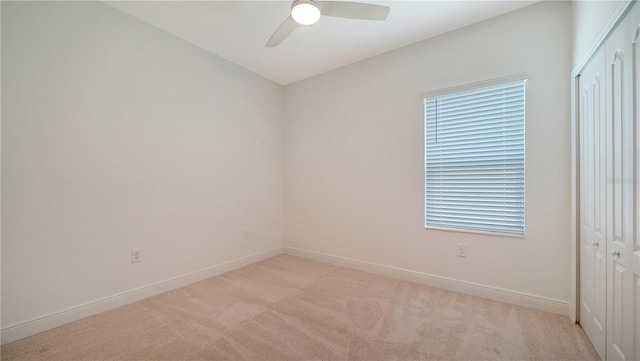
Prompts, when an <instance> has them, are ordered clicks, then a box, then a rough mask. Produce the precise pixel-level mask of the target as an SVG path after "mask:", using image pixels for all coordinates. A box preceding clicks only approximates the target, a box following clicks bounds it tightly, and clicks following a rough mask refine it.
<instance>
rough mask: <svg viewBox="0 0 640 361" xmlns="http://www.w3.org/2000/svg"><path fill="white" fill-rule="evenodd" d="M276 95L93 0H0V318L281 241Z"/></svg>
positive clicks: (15, 321) (68, 303)
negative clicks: (137, 251)
mask: <svg viewBox="0 0 640 361" xmlns="http://www.w3.org/2000/svg"><path fill="white" fill-rule="evenodd" d="M282 97H283V90H282V87H281V86H279V85H276V84H275V83H272V82H270V81H267V80H265V79H263V78H261V77H259V76H257V75H255V74H252V73H250V72H248V71H246V70H244V69H242V68H240V67H238V66H236V65H233V64H231V63H229V62H227V61H225V60H223V59H221V58H219V57H216V56H213V55H212V54H210V53H207V52H205V51H203V50H201V49H198V48H196V47H194V46H192V45H190V44H188V43H186V42H184V41H182V40H178V39H177V38H174V37H172V36H170V35H168V34H167V33H165V32H163V31H161V30H158V29H156V28H154V27H151V26H149V25H146V24H143V23H142V22H140V21H139V20H136V19H134V18H131V17H129V16H128V15H125V14H123V13H120V12H119V11H117V10H115V9H113V8H111V7H109V6H106V5H104V4H102V3H98V2H18V3H14V2H4V1H3V2H2V103H3V104H2V105H3V107H2V210H3V213H2V328H3V329H6V328H8V327H11V326H15V325H20V324H22V323H24V322H25V321H28V320H33V319H36V320H37V319H39V318H41V317H43V316H45V315H50V314H55V313H57V312H60V311H62V310H65V309H68V308H73V307H75V306H78V305H83V304H87V303H90V302H93V301H95V300H97V299H101V298H103V297H107V296H112V295H117V294H119V293H120V292H125V291H128V290H132V289H136V288H139V287H143V286H146V285H150V284H152V283H154V282H158V281H163V280H167V279H170V278H172V277H176V276H179V275H183V274H185V273H189V272H193V271H196V270H200V269H203V268H205V267H209V266H212V265H218V264H220V263H223V262H227V261H229V260H232V259H235V258H238V257H243V256H247V255H249V254H252V253H256V252H261V251H265V250H269V249H273V248H274V247H279V248H280V250H281V246H282V197H283V193H282V181H283V176H282V174H283V169H282V165H283V160H282V149H283V139H282V132H283V125H282V116H283V115H282V101H283V98H282ZM244 230H248V231H249V239H248V240H245V239H243V238H244ZM137 247H139V248H142V250H143V261H142V262H141V263H138V264H131V263H130V250H131V249H132V248H137Z"/></svg>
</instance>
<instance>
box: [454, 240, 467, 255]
mask: <svg viewBox="0 0 640 361" xmlns="http://www.w3.org/2000/svg"><path fill="white" fill-rule="evenodd" d="M456 255H457V256H458V257H466V256H467V245H466V244H463V243H458V244H457V252H456Z"/></svg>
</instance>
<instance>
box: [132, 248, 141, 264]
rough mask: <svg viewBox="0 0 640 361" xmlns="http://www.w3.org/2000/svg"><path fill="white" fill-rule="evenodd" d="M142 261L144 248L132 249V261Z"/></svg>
mask: <svg viewBox="0 0 640 361" xmlns="http://www.w3.org/2000/svg"><path fill="white" fill-rule="evenodd" d="M138 262H142V249H141V248H134V249H132V250H131V263H138Z"/></svg>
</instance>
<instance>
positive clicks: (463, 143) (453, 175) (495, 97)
mask: <svg viewBox="0 0 640 361" xmlns="http://www.w3.org/2000/svg"><path fill="white" fill-rule="evenodd" d="M525 83H526V80H520V81H515V82H509V83H503V84H498V85H492V86H488V87H482V88H475V89H471V90H465V91H460V92H455V93H447V94H441V95H438V96H432V97H427V98H425V99H424V122H425V124H424V129H425V151H424V152H425V153H424V154H425V157H424V159H425V162H424V163H425V227H427V228H445V229H454V230H467V231H472V232H473V231H477V232H491V233H502V234H510V235H523V234H524V185H525V180H524V174H525V169H524V164H525V136H524V134H525Z"/></svg>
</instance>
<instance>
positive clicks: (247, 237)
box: [244, 231, 249, 239]
mask: <svg viewBox="0 0 640 361" xmlns="http://www.w3.org/2000/svg"><path fill="white" fill-rule="evenodd" d="M244 239H249V231H244Z"/></svg>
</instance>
